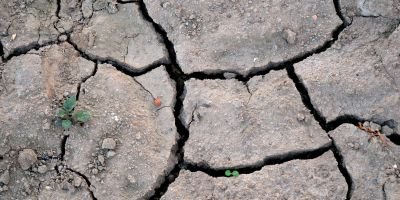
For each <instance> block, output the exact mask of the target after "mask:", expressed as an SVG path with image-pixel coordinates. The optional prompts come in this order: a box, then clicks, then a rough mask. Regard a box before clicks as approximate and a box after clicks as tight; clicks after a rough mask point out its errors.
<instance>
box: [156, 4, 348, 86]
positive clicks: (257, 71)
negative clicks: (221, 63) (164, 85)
mask: <svg viewBox="0 0 400 200" xmlns="http://www.w3.org/2000/svg"><path fill="white" fill-rule="evenodd" d="M333 3H334V5H335V10H336V14H337V15H338V17H339V18H340V19H341V20H342V24H341V25H339V26H338V27H337V28H336V29H335V30H333V31H332V38H331V39H330V40H327V41H325V42H324V43H323V44H322V45H321V46H319V47H317V48H315V49H313V50H311V51H308V52H303V53H300V54H299V55H297V56H294V57H293V58H290V59H287V60H285V61H283V62H276V63H274V62H271V63H268V64H267V65H265V66H262V67H257V68H253V69H251V70H250V71H249V73H248V74H247V75H246V76H243V75H241V74H239V73H237V72H235V71H218V70H217V71H214V72H213V71H210V72H193V73H190V74H187V76H188V78H196V79H201V80H203V79H226V78H225V77H224V73H227V72H229V73H233V74H235V75H236V77H235V79H237V80H239V81H242V82H247V81H248V80H250V79H251V78H253V77H254V76H259V75H265V74H268V73H269V72H270V71H271V70H282V69H285V68H286V67H288V66H293V64H295V63H298V62H301V61H303V60H305V59H307V58H308V57H310V56H313V55H314V54H319V53H321V52H324V51H326V50H327V49H329V48H330V47H331V46H332V45H333V44H334V43H335V42H336V41H337V40H338V38H339V35H340V33H341V32H342V31H343V30H344V29H345V28H346V27H347V26H349V25H351V24H350V23H348V22H346V20H345V19H344V16H343V14H342V11H341V9H340V3H339V0H333ZM158 26H159V25H158ZM163 31H164V30H163ZM164 32H165V31H164ZM175 56H176V55H175ZM175 59H176V58H175Z"/></svg>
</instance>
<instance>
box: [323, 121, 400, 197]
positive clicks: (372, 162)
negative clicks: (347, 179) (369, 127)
mask: <svg viewBox="0 0 400 200" xmlns="http://www.w3.org/2000/svg"><path fill="white" fill-rule="evenodd" d="M329 134H330V135H331V136H332V137H333V139H334V141H335V143H336V145H337V146H338V149H339V151H340V153H341V155H342V156H343V158H344V165H345V166H346V168H347V170H348V171H349V174H350V176H351V179H352V181H353V192H352V199H355V200H358V199H377V200H379V199H382V200H383V199H391V200H394V199H400V194H399V192H398V188H399V186H400V158H399V155H400V147H399V146H397V145H395V144H393V143H390V142H389V146H384V144H382V142H381V141H380V140H379V139H377V138H373V139H372V140H371V142H369V141H368V134H367V133H366V132H364V131H362V130H360V129H358V128H357V127H355V126H353V125H348V124H346V125H342V126H340V127H338V128H337V129H335V130H334V131H331V132H329ZM394 188H397V189H394Z"/></svg>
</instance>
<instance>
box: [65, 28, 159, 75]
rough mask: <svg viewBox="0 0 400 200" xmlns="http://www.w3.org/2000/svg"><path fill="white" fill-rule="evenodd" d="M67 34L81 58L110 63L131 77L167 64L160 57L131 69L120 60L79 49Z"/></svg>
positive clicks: (68, 39)
mask: <svg viewBox="0 0 400 200" xmlns="http://www.w3.org/2000/svg"><path fill="white" fill-rule="evenodd" d="M67 36H68V37H67V42H68V43H69V44H70V45H72V46H73V47H74V49H75V50H76V51H78V52H79V54H80V56H81V57H83V58H85V59H87V60H90V61H92V62H94V63H99V64H110V65H112V66H113V67H114V68H115V69H117V70H118V71H120V72H122V73H124V74H126V75H128V76H131V77H135V76H140V75H143V74H146V73H147V72H149V71H151V70H153V69H155V68H158V67H160V66H161V65H166V64H167V63H164V62H163V60H164V59H161V60H158V61H155V62H154V63H152V64H149V65H147V66H146V67H144V68H142V69H133V68H132V67H131V66H129V65H128V64H125V63H121V62H119V61H116V60H114V59H112V58H101V57H98V56H94V55H90V54H88V53H86V52H84V51H83V50H81V49H80V48H79V47H78V45H77V44H75V43H74V42H72V40H71V38H70V35H67Z"/></svg>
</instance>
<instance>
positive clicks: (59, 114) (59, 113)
mask: <svg viewBox="0 0 400 200" xmlns="http://www.w3.org/2000/svg"><path fill="white" fill-rule="evenodd" d="M67 115H68V113H67V111H65V110H64V109H62V108H61V109H60V110H59V111H58V113H57V116H59V117H61V118H64V117H66V116H67Z"/></svg>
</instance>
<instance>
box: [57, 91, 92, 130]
mask: <svg viewBox="0 0 400 200" xmlns="http://www.w3.org/2000/svg"><path fill="white" fill-rule="evenodd" d="M75 106H76V97H75V96H71V97H68V98H67V99H66V100H65V101H64V104H63V106H62V108H60V109H59V110H58V112H57V117H58V119H57V121H56V124H58V125H60V126H62V127H63V128H64V129H69V128H71V127H72V124H73V123H85V122H88V121H89V120H90V118H91V116H90V113H89V112H88V111H85V110H82V111H74V108H75Z"/></svg>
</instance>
